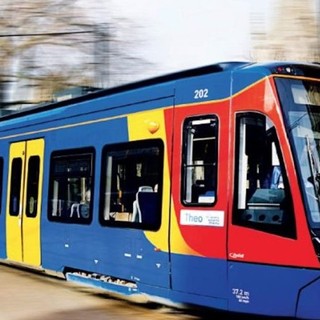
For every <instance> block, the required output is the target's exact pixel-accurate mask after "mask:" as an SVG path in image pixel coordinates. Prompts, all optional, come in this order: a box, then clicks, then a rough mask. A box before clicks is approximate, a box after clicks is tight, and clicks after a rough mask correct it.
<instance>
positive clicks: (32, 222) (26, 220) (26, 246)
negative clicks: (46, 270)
mask: <svg viewBox="0 0 320 320" xmlns="http://www.w3.org/2000/svg"><path fill="white" fill-rule="evenodd" d="M43 152H44V140H43V139H38V140H32V141H28V142H27V153H26V171H27V170H28V161H29V159H30V157H32V156H39V158H40V164H39V169H40V170H39V189H38V201H37V203H36V206H37V215H36V217H27V216H26V192H27V177H28V172H26V174H25V177H26V178H25V183H24V190H25V194H24V207H23V232H22V235H23V262H25V263H27V264H29V265H34V266H40V264H41V243H40V217H41V199H42V179H43Z"/></svg>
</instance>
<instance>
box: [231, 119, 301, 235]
mask: <svg viewBox="0 0 320 320" xmlns="http://www.w3.org/2000/svg"><path fill="white" fill-rule="evenodd" d="M236 134H237V136H236V171H235V174H236V179H235V182H236V184H235V205H234V208H235V209H234V215H233V222H234V223H235V224H238V225H242V226H246V227H249V228H253V229H257V230H261V231H266V232H269V233H274V234H278V235H282V236H286V237H290V238H295V237H296V229H295V223H294V215H293V202H292V197H291V193H290V188H289V184H288V180H287V176H286V172H285V168H284V165H283V161H282V157H281V154H280V152H279V151H280V146H279V143H278V139H277V136H276V131H275V128H274V126H273V124H272V122H271V121H270V120H269V119H267V118H266V117H265V116H263V115H260V114H254V113H249V114H242V115H239V116H238V117H237V129H236Z"/></svg>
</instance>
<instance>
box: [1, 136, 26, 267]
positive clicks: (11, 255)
mask: <svg viewBox="0 0 320 320" xmlns="http://www.w3.org/2000/svg"><path fill="white" fill-rule="evenodd" d="M24 156H25V142H17V143H13V144H11V146H10V155H9V164H10V165H9V175H8V184H7V185H8V195H7V206H6V238H7V239H6V240H7V241H6V245H7V257H8V259H10V260H14V261H19V262H22V236H21V234H22V229H21V228H22V216H21V210H20V213H19V215H18V216H11V215H10V214H9V208H10V190H11V172H12V160H13V159H14V158H21V159H22V175H21V186H22V185H23V179H24V176H23V168H24ZM22 192H23V187H21V190H20V203H19V208H20V209H21V207H22V199H23V195H22Z"/></svg>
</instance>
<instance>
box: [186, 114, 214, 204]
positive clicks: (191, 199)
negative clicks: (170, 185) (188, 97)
mask: <svg viewBox="0 0 320 320" xmlns="http://www.w3.org/2000/svg"><path fill="white" fill-rule="evenodd" d="M217 135H218V120H217V118H216V117H215V116H212V115H210V116H201V117H193V118H189V119H186V121H185V122H184V125H183V150H182V155H183V156H182V188H181V189H182V202H183V203H184V204H185V205H197V206H208V205H212V204H213V203H214V202H215V201H216V197H217V195H216V191H217V181H216V180H217Z"/></svg>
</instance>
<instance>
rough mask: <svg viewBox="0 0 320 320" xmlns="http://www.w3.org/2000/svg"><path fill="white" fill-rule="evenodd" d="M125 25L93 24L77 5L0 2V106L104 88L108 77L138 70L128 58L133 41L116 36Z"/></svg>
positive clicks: (52, 0) (47, 0)
mask: <svg viewBox="0 0 320 320" xmlns="http://www.w3.org/2000/svg"><path fill="white" fill-rule="evenodd" d="M105 18H106V17H105ZM110 21H111V20H110ZM128 24H130V23H129V22H128V21H121V20H118V21H117V24H116V25H115V24H114V22H109V21H107V22H105V21H102V20H100V21H97V20H95V19H92V17H89V16H88V14H87V12H86V7H84V6H83V4H81V3H80V1H77V0H28V1H27V0H19V1H18V0H2V1H1V4H0V28H1V32H0V48H1V49H0V68H1V69H0V103H1V104H2V107H4V106H7V105H10V104H12V103H14V101H16V100H18V102H19V103H20V104H24V103H29V102H30V99H31V100H32V101H33V102H40V101H43V100H48V99H50V98H51V96H52V93H53V92H54V91H55V90H57V89H62V88H65V87H68V86H69V87H70V86H81V85H85V86H98V87H105V86H107V85H108V84H109V83H110V82H111V81H110V77H111V76H113V75H117V74H118V73H121V70H122V71H124V70H126V69H127V66H128V65H137V64H136V61H135V62H134V63H133V61H132V60H131V57H130V55H129V54H128V52H130V46H132V44H133V43H134V42H133V41H132V42H131V43H129V42H127V41H126V42H122V41H121V39H118V38H117V37H116V33H115V30H118V29H119V28H122V26H127V25H128ZM130 30H131V34H132V30H133V28H132V26H131V28H130ZM132 38H134V37H132ZM111 44H114V45H112V46H111ZM140 62H141V61H140ZM111 63H112V64H113V66H112V67H111ZM116 65H117V66H121V68H119V67H117V66H116ZM140 65H141V64H140ZM115 78H116V77H115ZM115 82H117V80H116V79H115ZM17 92H18V96H19V98H18V99H17ZM44 92H45V94H43V93H44ZM40 93H41V94H40Z"/></svg>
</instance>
